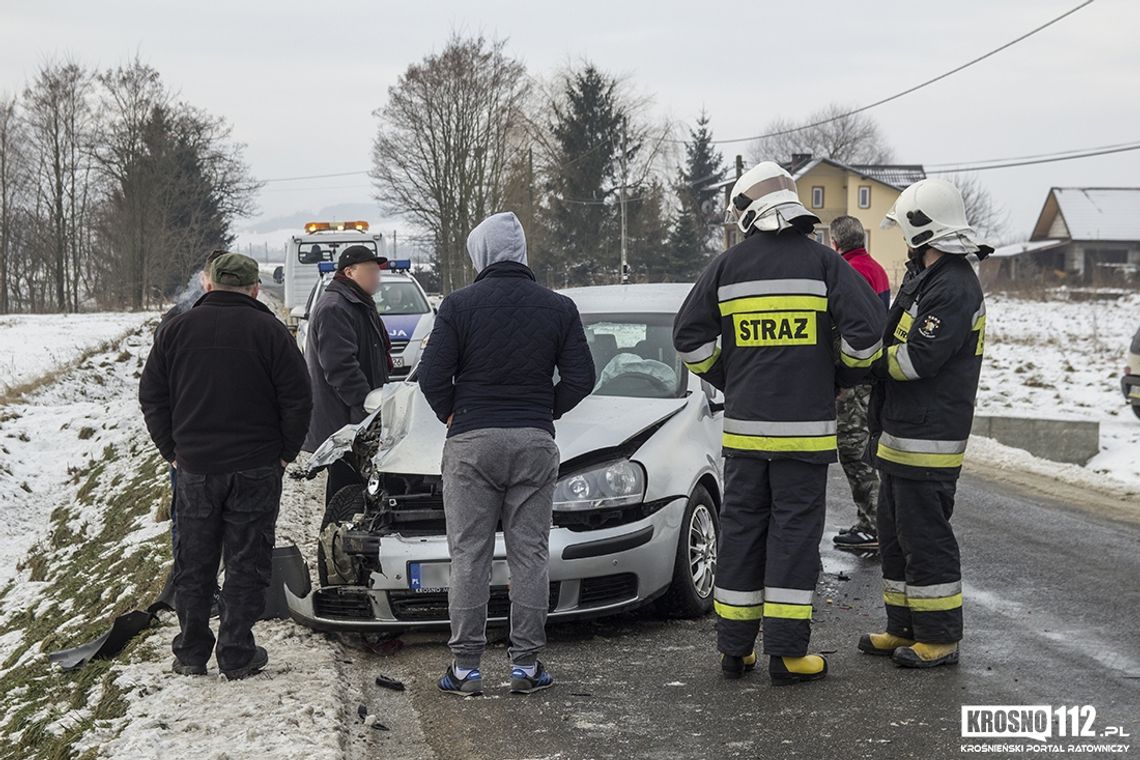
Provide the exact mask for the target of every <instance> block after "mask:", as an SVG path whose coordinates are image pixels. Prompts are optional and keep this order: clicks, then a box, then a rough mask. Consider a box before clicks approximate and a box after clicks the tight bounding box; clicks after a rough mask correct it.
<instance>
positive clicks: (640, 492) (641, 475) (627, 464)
mask: <svg viewBox="0 0 1140 760" xmlns="http://www.w3.org/2000/svg"><path fill="white" fill-rule="evenodd" d="M644 498H645V470H643V469H642V467H641V465H639V464H636V463H634V462H631V461H629V460H628V459H619V460H617V461H616V462H608V463H606V464H603V465H599V466H598V467H594V468H592V469H589V470H583V471H581V472H576V473H573V474H572V475H568V476H566V477H565V478H562V479H561V480H559V481H558V482H557V483H556V484H555V486H554V508H555V509H556V510H559V511H560V512H576V511H581V510H585V509H603V508H606V507H620V506H623V505H626V504H637V503H638V502H640V501H642V500H643V499H644Z"/></svg>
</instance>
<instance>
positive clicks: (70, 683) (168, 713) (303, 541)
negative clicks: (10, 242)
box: [0, 314, 427, 760]
mask: <svg viewBox="0 0 1140 760" xmlns="http://www.w3.org/2000/svg"><path fill="white" fill-rule="evenodd" d="M150 317H151V319H153V318H154V317H155V315H153V314H152V315H150ZM105 324H106V323H105ZM153 328H154V324H153V323H148V324H144V325H142V326H141V327H139V326H136V329H135V331H134V332H132V333H131V334H129V335H126V336H125V337H119V338H116V340H115V341H113V342H114V344H115V345H114V347H113V348H110V349H106V350H101V351H95V352H93V353H90V355H87V356H85V357H83V358H82V359H81V360H79V361H73V365H74V366H69V367H67V366H65V367H64V368H62V369H60V370H59V371H58V373H54V374H53V375H52V376H51V377H50V378H49V380H48V381H47V382H45V383H44V384H43V385H42V386H41V387H38V388H36V389H34V390H29V391H28V392H27V393H25V394H23V396H22V397H21V398H20V399H19V400H18V401H17V402H13V403H10V404H8V405H6V406H0V758H20V759H21V760H23V759H24V758H54V757H61V756H83V757H85V758H94V757H123V756H130V757H154V758H168V757H182V756H188V755H190V754H193V755H194V756H198V757H203V758H219V759H220V758H231V759H232V758H263V757H269V756H274V757H284V758H305V760H321V759H323V758H340V757H344V756H346V753H347V752H348V750H349V748H353V749H354V750H360V749H361V748H362V747H363V748H365V749H366V751H367V753H368V754H375V753H379V752H385V753H394V756H400V757H413V756H414V757H424V756H427V754H426V753H425V752H424V751H423V749H422V748H423V747H424V746H425V744H424V742H423V737H422V734H421V733H420V732H419V724H418V720H417V719H416V716H415V713H414V711H413V710H412V708H411V705H410V702H409V701H408V700H407V699H406V697H404V695H397V694H394V693H389V694H388V695H376V694H369V693H368V691H367V684H368V682H369V680H370V679H371V677H374V675H375V672H374V668H373V666H372V665H371V664H370V663H369V662H368V660H370V659H372V657H371V655H369V654H367V653H365V652H357V653H350V652H348V650H347V648H346V647H345V646H344V645H343V644H341V643H340V642H339V641H338V640H337V639H335V638H332V637H327V636H325V635H323V634H318V633H315V632H312V631H310V630H308V629H305V628H303V627H301V626H298V625H296V624H294V623H293V622H291V621H280V620H276V621H265V622H262V623H259V624H258V625H257V626H256V628H255V634H256V635H257V637H258V639H259V641H260V642H261V643H263V644H264V645H265V646H266V648H267V649H268V650H269V652H270V658H271V660H270V665H269V667H268V668H267V670H266V671H265V672H264V673H263V674H261V675H259V676H257V677H255V678H251V679H248V680H246V681H242V682H233V683H230V682H226V681H223V680H220V679H219V677H218V676H217V668H216V664H215V663H213V662H211V675H210V676H208V677H206V678H199V679H188V678H184V677H178V676H175V675H173V674H172V673H170V672H169V667H170V658H171V655H170V649H169V646H170V641H171V639H172V638H173V636H174V634H175V633H176V632H177V621H176V619H175V618H174V616H173V615H172V614H167V613H164V614H162V615H161V619H160V621H159V623H158V624H157V625H154V626H152V627H151V628H149V629H147V630H146V631H144V632H143V633H142V634H140V635H139V636H137V637H136V638H135V639H134V640H132V641H131V642H130V643H129V644H128V646H127V648H126V649H125V650H124V651H123V652H122V653H121V654H120V655H118V656H117V657H115V658H114V659H113V660H110V661H106V660H103V661H94V662H91V663H88V664H87V665H85V666H83V667H82V668H81V669H79V670H77V671H74V672H71V673H64V672H61V671H59V670H58V669H57V668H55V667H54V666H51V665H49V663H48V661H47V657H46V653H47V652H49V651H54V650H57V649H61V648H65V647H69V646H75V645H77V644H80V643H82V642H85V641H88V640H90V639H92V638H94V637H95V636H96V635H98V634H99V633H102V632H103V631H105V630H106V629H107V628H108V627H109V625H110V622H111V620H112V619H113V618H114V616H115V615H118V614H121V613H123V612H127V611H129V610H132V609H138V608H143V607H145V606H146V605H147V604H149V603H150V602H151V601H153V600H154V599H155V598H156V597H157V596H158V594H159V592H160V590H161V588H162V585H163V581H164V579H165V577H166V573H167V570H168V568H169V565H170V539H169V530H170V522H169V482H168V479H167V478H168V476H167V468H166V466H165V463H164V462H162V461H161V459H160V457H158V455H157V453H156V452H155V451H154V450H153V446H152V445H151V443H150V440H149V437H148V436H147V433H146V430H145V427H144V425H143V422H142V418H141V414H140V412H139V410H138V405H137V401H136V393H137V382H138V374H139V372H140V370H141V367H142V364H143V361H144V360H145V357H146V354H147V352H148V351H149V347H150V342H151V336H152V332H153ZM92 337H93V338H94V339H95V342H96V343H98V342H99V341H105V340H106V339H107V338H108V337H110V336H109V335H108V334H106V333H104V334H103V335H97V334H93V335H92ZM79 355H80V356H82V352H81V353H80V354H79ZM322 492H323V481H322V480H320V479H318V480H316V481H312V482H297V481H293V480H289V481H287V483H286V487H285V493H284V497H283V501H282V510H281V517H280V519H279V522H278V543H279V544H284V543H288V542H290V541H292V542H295V543H296V544H297V545H298V546H300V547H302V551H303V552H304V553H305V555H306V556H307V557H308V558H309V559H310V561H311V560H312V558H313V556H312V555H313V551H312V547H313V546H314V545H315V534H316V528H317V524H318V523H319V519H320V512H319V510H320V505H321V503H322V501H323V500H322ZM388 670H389V672H391V670H392V669H391V668H389V669H388ZM385 700H386V701H385ZM361 701H368V702H369V703H370V704H372V705H373V707H374V709H375V708H376V706H377V705H381V704H382V705H383V708H382V709H383V710H384V712H385V714H386V715H387V716H389V717H387V718H386V722H387V723H389V724H390V725H391V726H392V727H393V730H392V731H391V732H380V731H377V730H372V729H368V728H365V727H364V726H362V725H361V724H360V720H359V718H358V717H357V715H356V705H357V704H358V703H359V702H361ZM354 756H355V753H354Z"/></svg>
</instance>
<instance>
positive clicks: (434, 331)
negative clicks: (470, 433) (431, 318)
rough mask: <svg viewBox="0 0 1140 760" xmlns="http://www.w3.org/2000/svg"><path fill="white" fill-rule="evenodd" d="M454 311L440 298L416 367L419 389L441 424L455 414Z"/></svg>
mask: <svg viewBox="0 0 1140 760" xmlns="http://www.w3.org/2000/svg"><path fill="white" fill-rule="evenodd" d="M454 318H455V314H454V309H452V307H451V303H450V302H449V301H448V299H446V298H445V299H443V303H441V304H440V305H439V312H438V313H436V315H435V322H434V324H433V325H432V328H431V335H429V336H428V342H427V346H425V347H424V352H423V355H422V356H420V361H419V364H417V365H416V378H417V381H418V382H419V384H420V390H421V391H423V394H424V397H425V398H427V401H428V404H429V405H430V406H431V408H432V411H433V412H435V416H436V417H438V418H439V421H440V422H447V418H448V417H450V416H451V413H452V412H453V411H455V375H456V373H457V372H458V371H459V333H458V331H457V330H456V327H455V323H454V322H453V320H454Z"/></svg>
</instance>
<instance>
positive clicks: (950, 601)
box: [906, 594, 962, 612]
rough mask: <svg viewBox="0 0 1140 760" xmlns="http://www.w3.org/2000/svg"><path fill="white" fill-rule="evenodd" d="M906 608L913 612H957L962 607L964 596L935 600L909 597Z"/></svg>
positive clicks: (943, 597)
mask: <svg viewBox="0 0 1140 760" xmlns="http://www.w3.org/2000/svg"><path fill="white" fill-rule="evenodd" d="M906 606H907V607H909V608H910V609H911V611H912V612H943V611H945V610H956V609H958V608H959V607H961V606H962V595H961V594H954V595H953V596H942V597H937V598H934V599H922V598H919V597H913V596H908V597H907V598H906Z"/></svg>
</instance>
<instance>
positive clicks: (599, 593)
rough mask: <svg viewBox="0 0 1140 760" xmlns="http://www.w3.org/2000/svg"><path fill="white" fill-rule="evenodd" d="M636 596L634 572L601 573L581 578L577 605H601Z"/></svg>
mask: <svg viewBox="0 0 1140 760" xmlns="http://www.w3.org/2000/svg"><path fill="white" fill-rule="evenodd" d="M636 596H637V576H636V575H635V574H634V573H618V574H617V575H602V576H599V577H597V578H583V579H582V581H581V590H580V591H579V592H578V606H579V607H601V606H602V605H605V604H612V603H613V602H624V601H626V600H627V599H632V598H634V597H636Z"/></svg>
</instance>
